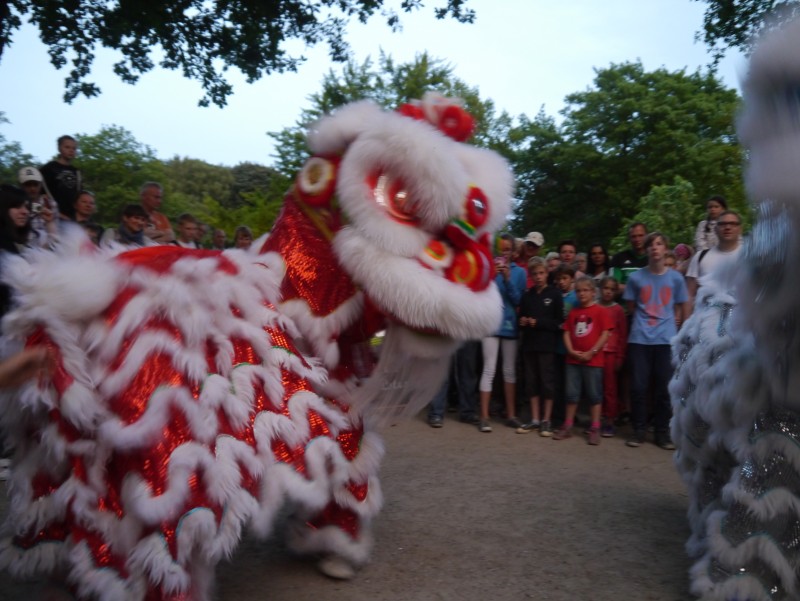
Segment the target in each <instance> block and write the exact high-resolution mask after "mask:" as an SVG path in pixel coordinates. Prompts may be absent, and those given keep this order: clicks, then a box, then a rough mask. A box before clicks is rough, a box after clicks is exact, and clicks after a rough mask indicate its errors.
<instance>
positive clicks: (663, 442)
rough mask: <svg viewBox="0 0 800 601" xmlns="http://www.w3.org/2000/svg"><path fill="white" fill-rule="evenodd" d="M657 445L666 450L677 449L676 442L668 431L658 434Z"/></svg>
mask: <svg viewBox="0 0 800 601" xmlns="http://www.w3.org/2000/svg"><path fill="white" fill-rule="evenodd" d="M656 445H658V446H659V447H660V448H662V449H664V450H665V451H674V450H675V443H674V442H672V439H671V438H670V436H669V434H667V433H666V432H663V433H659V434H656Z"/></svg>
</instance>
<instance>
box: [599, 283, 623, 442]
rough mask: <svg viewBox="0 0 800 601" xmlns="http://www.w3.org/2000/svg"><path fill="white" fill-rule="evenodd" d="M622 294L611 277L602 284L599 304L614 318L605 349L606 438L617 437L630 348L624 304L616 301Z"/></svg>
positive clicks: (603, 430) (604, 404) (604, 426)
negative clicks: (621, 375) (621, 386)
mask: <svg viewBox="0 0 800 601" xmlns="http://www.w3.org/2000/svg"><path fill="white" fill-rule="evenodd" d="M618 293H619V284H618V283H617V280H615V279H614V278H612V277H610V276H608V277H604V278H603V279H602V280H601V281H600V304H601V305H602V306H603V307H605V308H606V310H607V311H608V312H609V315H610V316H611V326H612V330H611V334H609V336H608V341H606V344H605V346H604V347H603V357H604V360H603V429H602V430H601V431H600V434H601V435H602V436H603V437H604V438H611V437H612V436H614V420H615V419H616V418H617V414H618V412H619V387H618V381H619V371H620V369H622V365H623V363H625V347H626V346H627V345H628V320H627V318H626V317H625V310H624V309H623V308H622V305H620V304H619V303H617V302H615V301H614V299H615V298H616V297H617V294H618Z"/></svg>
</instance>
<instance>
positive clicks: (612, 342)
mask: <svg viewBox="0 0 800 601" xmlns="http://www.w3.org/2000/svg"><path fill="white" fill-rule="evenodd" d="M605 309H606V311H608V313H609V315H610V316H611V327H612V329H611V334H610V335H609V337H608V340H606V345H605V346H604V347H603V351H605V352H606V353H617V354H618V355H624V354H625V347H626V346H627V345H628V319H627V318H626V317H625V311H624V310H623V309H622V306H621V305H619V304H618V303H614V304H613V305H609V306H607V307H605Z"/></svg>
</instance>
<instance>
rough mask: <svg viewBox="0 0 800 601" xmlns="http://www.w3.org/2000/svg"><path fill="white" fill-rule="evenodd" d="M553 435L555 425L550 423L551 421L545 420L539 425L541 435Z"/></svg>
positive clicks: (548, 436)
mask: <svg viewBox="0 0 800 601" xmlns="http://www.w3.org/2000/svg"><path fill="white" fill-rule="evenodd" d="M552 435H553V427H552V426H551V425H550V422H549V421H547V420H545V421H543V422H542V425H541V426H539V436H544V437H545V438H550V437H551V436H552Z"/></svg>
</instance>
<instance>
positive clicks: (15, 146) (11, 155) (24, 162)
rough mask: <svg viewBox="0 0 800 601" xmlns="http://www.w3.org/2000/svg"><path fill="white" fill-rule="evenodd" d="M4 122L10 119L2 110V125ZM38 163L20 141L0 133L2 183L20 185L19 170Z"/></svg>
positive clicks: (0, 122) (0, 112)
mask: <svg viewBox="0 0 800 601" xmlns="http://www.w3.org/2000/svg"><path fill="white" fill-rule="evenodd" d="M3 123H9V121H8V119H7V118H6V116H5V113H3V112H2V111H0V125H2V124H3ZM37 164H38V163H37V162H36V160H35V159H34V158H33V156H31V155H30V154H28V153H27V152H24V151H23V150H22V145H21V144H20V143H19V142H13V141H8V140H6V137H5V136H4V135H3V134H0V183H3V184H14V185H15V186H16V185H18V184H19V180H18V179H17V175H18V173H19V170H20V169H22V168H23V167H28V166H30V165H37Z"/></svg>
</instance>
